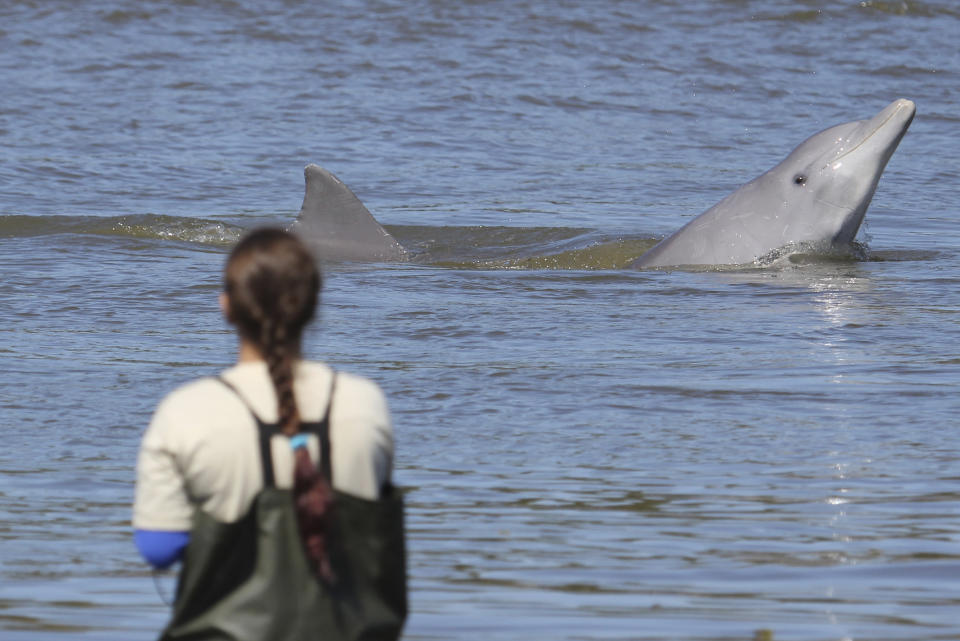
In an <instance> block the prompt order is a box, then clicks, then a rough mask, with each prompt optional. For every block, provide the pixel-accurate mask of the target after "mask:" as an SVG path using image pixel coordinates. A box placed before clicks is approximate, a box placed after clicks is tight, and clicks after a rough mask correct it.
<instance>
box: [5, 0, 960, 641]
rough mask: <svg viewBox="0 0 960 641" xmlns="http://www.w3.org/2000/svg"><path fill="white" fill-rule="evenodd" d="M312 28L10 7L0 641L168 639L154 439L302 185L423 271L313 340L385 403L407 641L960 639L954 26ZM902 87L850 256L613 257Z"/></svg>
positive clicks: (344, 314)
mask: <svg viewBox="0 0 960 641" xmlns="http://www.w3.org/2000/svg"><path fill="white" fill-rule="evenodd" d="M317 4H322V3H314V4H307V5H305V4H300V3H267V2H262V3H254V2H251V3H234V2H226V1H224V2H215V3H194V2H188V1H181V2H147V3H141V4H139V5H137V7H136V8H132V7H131V6H125V5H122V4H120V3H112V2H107V1H105V0H97V1H94V2H89V3H83V4H78V3H66V2H56V1H51V2H46V3H32V2H9V3H5V4H4V5H3V6H2V7H0V87H2V88H3V89H2V94H0V274H2V278H0V355H2V364H3V367H2V373H0V408H2V409H0V412H2V413H0V416H2V421H0V429H2V435H3V448H2V449H0V539H2V541H3V542H2V547H0V638H2V639H4V640H5V641H6V640H8V639H9V640H11V641H19V640H28V639H29V640H30V641H34V640H38V639H39V640H42V641H49V640H54V639H63V638H70V639H76V638H89V639H123V640H129V639H148V638H152V637H153V636H154V635H155V633H156V631H157V630H159V629H160V628H161V627H162V625H163V623H164V621H165V618H166V616H167V606H165V605H164V604H163V602H162V600H161V598H160V596H158V594H157V586H156V585H155V582H154V579H153V578H152V577H151V576H150V574H149V572H147V571H146V570H145V568H144V565H143V564H142V563H141V562H140V560H139V559H138V557H137V554H136V551H135V550H134V548H133V546H132V544H131V542H130V532H129V516H130V502H131V500H132V489H133V488H132V482H133V465H134V460H135V456H136V450H137V446H138V443H139V437H140V434H141V433H142V430H143V429H144V427H145V425H146V423H147V421H148V420H149V416H150V413H151V411H152V409H153V407H154V406H155V404H156V403H157V401H158V400H159V398H160V397H161V396H162V394H163V393H164V392H166V391H167V390H169V389H171V388H173V387H174V386H176V385H178V384H179V383H181V382H183V381H185V380H188V379H190V378H193V377H197V376H201V375H206V374H210V373H213V372H216V371H217V370H218V369H220V368H222V367H225V366H227V365H228V364H229V363H230V362H231V360H232V353H233V347H234V339H233V337H232V335H231V334H230V332H229V329H228V328H227V327H226V326H224V324H223V323H222V322H221V321H220V320H219V316H218V312H217V306H216V295H217V292H218V288H219V273H218V272H219V269H220V267H221V265H222V262H223V259H224V256H225V254H226V252H227V251H228V249H229V247H230V245H231V243H232V242H234V241H235V240H236V238H237V237H238V236H239V235H240V234H241V233H242V230H243V229H246V228H249V227H252V226H255V225H258V224H262V223H274V224H287V223H289V222H290V221H292V219H293V216H294V214H295V212H296V211H297V209H298V208H299V205H300V201H301V198H302V194H303V178H302V173H301V170H302V168H303V166H304V165H306V164H307V163H309V162H316V163H319V164H321V165H323V166H325V167H327V168H329V169H330V170H332V171H334V172H335V173H337V175H338V176H340V177H341V178H342V179H343V180H345V181H346V182H347V183H348V184H349V185H351V187H352V188H353V189H354V191H355V192H356V193H357V194H358V196H359V197H360V198H361V199H362V200H363V201H364V202H365V203H366V204H367V206H368V207H369V208H370V209H371V211H372V212H373V213H374V215H375V216H377V218H378V219H379V220H381V221H382V222H383V223H384V224H386V225H387V226H388V228H389V229H390V230H391V231H392V232H394V233H395V234H396V235H397V237H398V238H400V239H401V240H402V241H403V242H404V243H405V244H406V245H408V246H409V247H411V248H413V249H414V251H415V252H416V253H417V254H418V256H421V257H426V258H424V259H423V260H420V261H417V262H414V263H411V264H402V265H364V266H331V267H330V268H328V270H327V274H326V284H325V290H324V302H323V311H322V323H321V324H320V325H319V326H317V327H315V328H313V329H312V330H311V332H310V335H309V337H308V350H307V351H308V353H309V354H310V355H311V356H312V357H315V358H322V359H326V360H328V361H329V362H331V363H333V364H334V365H336V366H337V367H340V368H342V369H347V370H350V371H354V372H358V373H361V374H365V375H368V376H370V377H372V378H374V379H376V380H377V381H378V382H380V384H381V385H382V386H383V387H384V389H385V390H386V392H387V394H388V396H389V398H390V401H391V409H392V412H393V415H394V420H395V423H396V430H397V441H398V459H397V473H396V476H397V480H398V481H399V482H400V484H402V485H404V486H405V487H407V488H408V489H409V496H408V501H409V512H408V529H409V537H410V540H409V545H410V584H411V602H412V615H411V618H410V620H409V625H408V627H407V634H406V638H408V639H421V640H428V639H498V640H499V639H551V640H553V639H557V640H560V639H570V640H573V639H665V638H669V639H698V640H721V639H751V638H754V637H755V636H756V637H757V638H764V637H766V638H771V637H772V638H774V639H776V640H778V641H779V640H783V639H804V640H805V639H870V640H876V639H884V640H886V639H903V640H910V641H916V640H927V639H931V640H932V639H954V638H960V615H958V612H960V581H958V578H957V577H958V574H960V548H958V543H960V527H958V516H960V473H958V458H960V436H958V433H957V430H956V419H955V418H954V417H955V416H956V415H957V413H958V410H960V401H958V400H957V389H958V382H960V348H958V345H960V340H958V338H960V323H958V320H960V316H958V315H960V293H958V292H960V287H958V284H960V277H958V276H957V274H958V273H960V272H958V268H960V257H958V249H957V248H958V247H960V234H958V226H957V225H956V219H957V206H956V199H957V193H958V192H957V187H956V185H957V182H958V180H957V179H958V170H957V163H956V149H957V148H958V123H960V116H958V113H957V108H956V103H957V100H956V93H957V87H958V86H960V82H958V75H960V49H958V48H957V46H956V33H957V32H958V28H960V24H958V23H960V11H958V10H957V8H956V7H955V6H954V3H952V2H947V1H945V0H944V1H940V2H881V1H870V2H853V1H849V2H840V3H832V4H831V5H830V6H827V7H822V6H820V4H819V3H813V2H774V3H770V2H758V1H751V0H728V1H724V2H706V1H701V0H694V1H688V2H657V3H653V2H626V1H623V2H616V1H614V0H606V1H604V2H596V3H566V2H549V3H548V2H535V1H532V0H528V1H521V2H509V3H508V2H495V1H491V2H460V3H452V2H440V1H436V2H424V1H419V2H417V1H415V2H394V1H392V0H391V1H374V0H357V1H355V2H346V3H342V4H341V5H339V6H336V7H334V6H330V7H323V6H315V5H317ZM898 97H906V98H910V99H912V100H914V101H916V103H917V106H918V115H917V118H916V119H915V121H914V123H913V125H912V127H911V129H910V131H909V132H908V133H907V136H906V137H905V138H904V140H903V142H902V143H901V145H900V149H899V150H898V152H897V153H896V154H895V155H894V157H893V159H892V160H891V162H890V164H889V166H888V168H887V172H886V174H885V175H884V177H883V179H882V180H881V182H880V187H879V189H878V191H877V194H876V196H875V198H874V202H873V205H872V206H871V208H870V210H869V212H868V214H867V222H866V225H865V227H864V229H863V230H862V232H861V235H860V238H859V240H860V242H861V243H862V244H863V245H864V247H865V248H866V257H865V258H864V259H862V260H849V259H836V258H829V257H795V259H794V260H793V261H786V262H784V263H783V264H781V265H779V266H778V267H775V268H771V269H742V270H727V271H721V272H715V271H707V272H683V271H673V272H632V271H629V270H626V269H624V268H623V266H624V265H625V264H626V263H627V262H629V260H630V258H632V257H635V256H637V255H639V254H640V253H642V251H643V250H644V249H645V248H647V247H649V246H650V245H651V244H652V243H653V242H654V241H655V240H656V239H657V238H659V237H662V236H663V235H665V234H667V233H670V232H671V231H673V230H674V229H676V228H677V227H679V226H680V225H681V224H682V223H683V222H685V221H686V220H689V218H690V217H691V216H693V215H695V214H697V213H699V212H700V211H702V210H704V209H706V208H707V207H709V206H710V205H712V204H714V203H715V202H716V201H717V200H719V199H720V198H722V197H723V196H724V195H726V194H727V193H728V192H730V191H732V190H733V189H734V188H736V186H737V185H739V184H741V183H742V182H744V181H746V180H749V179H750V178H752V177H754V176H755V175H757V174H758V173H760V172H762V171H764V170H766V169H767V168H769V167H770V166H772V165H773V164H775V163H776V162H778V161H779V160H780V159H781V158H783V157H784V156H785V155H786V154H787V153H788V152H789V151H790V150H791V149H792V148H793V147H794V146H795V145H796V144H798V143H799V142H801V141H802V140H803V139H805V138H806V137H807V136H809V135H810V134H812V133H814V132H815V131H817V130H819V129H822V128H825V127H827V126H830V125H833V124H836V123H838V122H842V121H847V120H851V119H857V118H865V117H868V116H870V115H872V114H874V113H876V112H877V111H878V110H879V109H880V108H882V107H883V106H884V105H886V104H887V103H889V102H890V101H891V100H893V99H895V98H898ZM158 583H159V588H160V591H161V592H165V593H169V592H170V591H172V589H173V580H172V578H171V577H169V576H164V577H161V578H160V579H159V580H158Z"/></svg>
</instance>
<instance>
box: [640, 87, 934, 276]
mask: <svg viewBox="0 0 960 641" xmlns="http://www.w3.org/2000/svg"><path fill="white" fill-rule="evenodd" d="M915 112H916V107H915V106H914V104H913V103H912V102H911V101H909V100H895V101H894V102H892V103H890V104H889V105H887V107H885V108H884V109H883V110H882V111H881V112H880V113H878V114H877V115H876V116H874V117H873V118H870V119H869V120H857V121H854V122H848V123H844V124H842V125H837V126H835V127H830V128H829V129H826V130H824V131H821V132H820V133H818V134H814V135H813V136H811V137H810V138H808V139H807V140H805V141H804V142H803V143H801V144H800V146H798V147H797V148H796V149H794V150H793V151H792V152H791V153H790V155H789V156H787V157H786V158H785V159H784V160H783V162H781V163H780V164H778V165H777V166H775V167H774V168H773V169H770V170H769V171H767V172H766V173H764V174H762V175H761V176H759V177H757V178H754V179H753V180H751V181H750V182H748V183H747V184H745V185H743V186H742V187H740V188H739V189H737V190H736V191H735V192H733V193H732V194H730V195H729V196H727V197H726V198H724V199H723V200H721V201H720V202H719V203H717V204H716V205H714V206H713V207H711V208H710V209H708V210H707V211H705V212H703V213H702V214H700V215H699V216H697V217H696V218H694V219H693V220H691V221H690V222H688V223H687V224H686V225H684V226H683V227H682V228H681V229H679V230H677V231H676V232H675V233H673V234H672V235H670V236H668V237H667V238H665V239H663V240H662V241H660V242H659V243H658V244H657V245H656V246H654V247H653V248H652V249H650V250H649V251H647V252H646V253H645V254H643V255H642V256H641V257H640V258H638V259H637V260H636V261H634V263H633V265H634V266H636V267H664V266H671V265H742V264H747V263H751V262H754V261H757V260H761V259H763V258H764V257H765V256H769V255H770V254H771V253H773V252H775V251H776V250H778V249H781V248H783V247H790V246H796V245H806V244H814V245H818V246H822V245H832V246H840V245H843V244H847V243H849V242H850V241H852V240H853V238H854V237H855V236H856V235H857V230H858V229H860V224H861V223H862V222H863V216H864V214H865V213H866V211H867V206H868V205H869V204H870V200H871V199H872V198H873V193H874V191H876V189H877V183H878V182H879V180H880V175H881V174H882V173H883V170H884V168H885V167H886V166H887V161H889V160H890V156H892V155H893V152H894V151H895V150H896V148H897V145H898V144H899V143H900V139H901V138H903V135H904V134H905V133H906V131H907V127H909V126H910V122H911V121H912V120H913V115H914V113H915Z"/></svg>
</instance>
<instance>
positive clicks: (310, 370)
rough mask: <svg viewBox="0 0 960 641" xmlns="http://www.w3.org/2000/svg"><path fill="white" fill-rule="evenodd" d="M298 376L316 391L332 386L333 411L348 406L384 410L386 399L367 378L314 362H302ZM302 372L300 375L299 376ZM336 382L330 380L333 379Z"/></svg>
mask: <svg viewBox="0 0 960 641" xmlns="http://www.w3.org/2000/svg"><path fill="white" fill-rule="evenodd" d="M301 368H302V369H301V370H300V371H299V372H298V378H299V376H301V375H302V376H303V378H304V379H305V382H306V383H307V384H308V385H310V386H311V387H313V388H314V389H316V388H317V387H323V388H325V389H330V387H331V384H332V385H333V390H334V392H333V410H334V411H337V410H341V409H344V407H343V406H349V407H352V408H354V409H357V410H359V409H361V408H362V407H364V406H369V407H372V408H376V409H382V410H385V409H386V404H387V402H386V397H385V396H384V393H383V391H382V390H381V389H380V386H379V385H377V384H376V383H375V382H374V381H372V380H370V379H369V378H366V377H363V376H358V375H357V374H351V373H350V372H345V371H342V370H334V369H332V368H331V367H330V366H329V365H326V364H324V363H318V362H314V361H304V362H303V363H302V365H301ZM301 372H302V374H301ZM334 376H335V377H336V380H335V381H334V380H332V379H333V377H334Z"/></svg>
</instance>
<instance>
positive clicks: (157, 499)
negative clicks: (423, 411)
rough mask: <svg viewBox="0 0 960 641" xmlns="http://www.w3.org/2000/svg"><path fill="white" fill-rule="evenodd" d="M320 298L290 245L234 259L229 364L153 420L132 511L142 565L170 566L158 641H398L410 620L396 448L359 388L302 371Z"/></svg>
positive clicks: (279, 237)
mask: <svg viewBox="0 0 960 641" xmlns="http://www.w3.org/2000/svg"><path fill="white" fill-rule="evenodd" d="M318 291H319V273H318V272H317V271H316V266H315V264H314V262H313V259H312V257H311V256H310V255H309V253H308V252H307V250H306V249H305V248H304V247H303V246H302V245H301V244H300V243H299V241H297V240H296V238H295V237H293V236H292V235H290V234H288V233H286V232H282V231H279V230H261V231H259V232H254V233H253V234H251V235H250V236H248V237H247V238H245V239H244V240H243V241H241V243H240V244H239V245H238V246H237V248H236V249H235V250H234V252H233V253H232V254H231V256H230V259H229V260H228V263H227V270H226V292H225V294H224V295H223V297H222V299H221V303H222V306H223V308H224V312H225V314H226V316H227V318H228V320H229V321H230V322H231V323H233V324H234V325H236V326H237V328H238V332H239V334H240V339H241V347H240V362H239V363H238V364H237V365H236V366H234V367H232V368H230V369H228V370H226V371H224V372H223V373H222V374H221V376H220V377H219V378H207V379H201V380H198V381H194V382H192V383H189V384H187V385H184V386H183V387H181V388H179V389H177V390H175V391H174V392H172V393H171V394H169V395H168V396H167V397H166V398H165V399H164V400H163V401H162V402H161V404H160V405H159V407H158V408H157V411H156V413H155V414H154V417H153V420H152V422H151V424H150V427H149V428H148V430H147V432H146V434H145V435H144V438H143V443H142V445H141V452H140V457H139V460H138V466H137V467H138V478H137V492H136V500H135V505H134V521H133V523H134V528H135V539H136V541H137V545H138V548H139V549H140V550H141V552H142V553H143V555H144V557H145V558H146V559H147V560H148V561H150V562H151V563H152V564H153V565H155V566H156V567H165V566H167V565H169V564H171V563H173V562H174V561H175V560H177V559H178V558H181V556H183V557H184V559H183V560H184V564H183V568H182V570H181V575H180V582H179V584H178V589H177V599H176V603H175V604H174V614H173V619H172V621H171V624H170V625H169V626H168V628H167V630H166V632H165V638H170V639H173V638H183V637H185V636H191V635H193V636H196V635H200V637H202V638H225V639H249V640H251V641H253V640H256V639H291V640H293V639H301V638H304V639H305V638H316V635H317V634H321V633H322V634H323V635H324V638H359V637H360V636H361V635H363V636H364V638H368V637H369V636H370V635H371V634H372V635H373V637H372V638H397V637H399V634H400V631H401V629H402V625H403V621H404V618H405V616H406V583H405V560H404V548H403V524H402V502H401V499H400V496H399V495H398V493H397V492H396V491H395V490H394V489H393V488H392V486H391V484H390V473H391V466H392V456H393V437H392V428H391V425H390V418H389V413H388V410H387V405H386V401H385V399H384V396H383V394H382V392H381V391H380V389H379V388H378V387H377V386H376V385H375V384H374V383H372V382H371V381H368V380H366V379H363V378H360V377H357V376H352V375H349V374H346V373H342V372H336V373H335V372H334V371H333V370H332V369H331V368H329V367H328V366H326V365H324V364H322V363H316V362H309V361H302V360H300V359H299V353H300V336H301V333H302V330H303V327H304V326H305V325H306V324H307V323H308V322H309V321H310V319H311V318H312V315H313V308H314V306H315V305H316V299H317V292H318Z"/></svg>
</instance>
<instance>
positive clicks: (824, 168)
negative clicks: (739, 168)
mask: <svg viewBox="0 0 960 641" xmlns="http://www.w3.org/2000/svg"><path fill="white" fill-rule="evenodd" d="M915 112H916V107H915V105H914V104H913V102H911V101H909V100H903V99H901V100H896V101H894V102H892V103H890V105H888V106H887V107H886V108H884V109H883V110H882V111H881V112H880V113H878V114H877V115H876V116H874V117H873V118H871V119H869V120H858V121H854V122H848V123H845V124H842V125H836V126H835V127H831V128H829V129H826V130H824V131H821V132H820V133H818V134H815V135H813V136H811V137H810V138H808V139H807V140H806V141H805V142H803V143H802V144H801V145H800V146H799V147H797V148H796V149H794V150H793V152H792V153H791V154H790V155H789V156H787V158H786V159H785V160H784V161H783V162H781V163H780V164H779V165H777V166H776V167H774V168H773V169H771V170H769V171H768V172H766V173H765V174H763V175H761V176H759V177H758V178H755V179H753V180H752V181H750V182H748V183H747V184H745V185H743V186H742V187H740V188H739V189H738V190H737V191H735V192H733V193H732V194H730V195H729V196H727V197H726V198H724V199H723V200H721V201H720V202H719V203H717V204H716V205H714V206H713V207H711V208H710V209H708V210H707V211H705V212H703V213H702V214H700V215H699V216H697V217H696V218H694V219H693V220H691V221H690V222H689V223H687V224H686V225H684V226H683V227H681V228H680V229H679V230H677V231H676V232H675V233H674V234H673V235H671V236H668V237H667V238H665V239H663V240H662V241H660V242H659V243H658V244H657V245H655V246H654V247H653V248H652V249H650V250H649V251H647V252H646V253H644V254H643V255H641V256H640V257H639V258H637V259H636V260H634V261H633V262H632V263H631V264H630V266H631V267H635V268H657V267H677V266H682V265H743V264H748V263H753V262H755V261H758V260H761V259H764V258H765V257H770V256H772V255H773V254H774V252H776V250H778V249H781V248H791V247H801V248H802V247H807V248H812V249H813V250H818V249H827V248H828V246H829V247H842V246H844V245H847V244H849V243H850V242H851V241H853V239H854V237H855V236H856V235H857V230H858V229H859V228H860V224H861V223H862V222H863V216H864V214H865V213H866V211H867V206H868V205H869V204H870V200H871V198H873V193H874V191H876V189H877V183H878V182H879V180H880V175H881V174H882V173H883V170H884V168H885V167H886V165H887V161H889V160H890V156H891V155H893V152H894V150H896V148H897V145H898V144H899V143H900V139H901V138H903V135H904V134H905V133H906V131H907V127H909V126H910V122H911V121H912V120H913V116H914V113H915ZM303 173H304V177H305V178H306V192H305V194H304V197H303V206H302V207H301V208H300V214H299V215H298V217H297V221H296V222H295V223H294V226H293V228H294V229H295V230H297V231H298V232H299V233H300V235H301V236H302V237H303V238H304V239H305V240H306V241H307V243H308V244H309V245H310V246H311V247H312V248H313V249H314V250H315V251H316V252H317V254H318V256H319V257H320V258H321V259H322V260H332V261H378V262H389V261H403V260H407V259H408V258H409V256H408V253H407V252H406V250H404V248H403V247H402V246H401V245H400V243H398V242H397V241H396V240H395V239H394V238H393V236H391V235H390V234H389V233H388V232H387V231H386V230H385V229H384V228H383V227H381V226H380V223H378V222H377V221H376V220H375V219H374V218H373V216H372V215H371V214H370V212H369V211H368V210H367V208H366V207H364V206H363V203H361V202H360V200H359V199H358V198H357V197H356V196H355V195H354V194H353V192H352V191H350V189H349V188H348V187H347V186H346V185H345V184H343V182H341V181H340V180H339V179H338V178H337V177H336V176H334V175H333V174H332V173H330V172H329V171H327V170H326V169H323V168H322V167H318V166H317V165H312V164H311V165H307V167H306V169H304V172H303Z"/></svg>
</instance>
